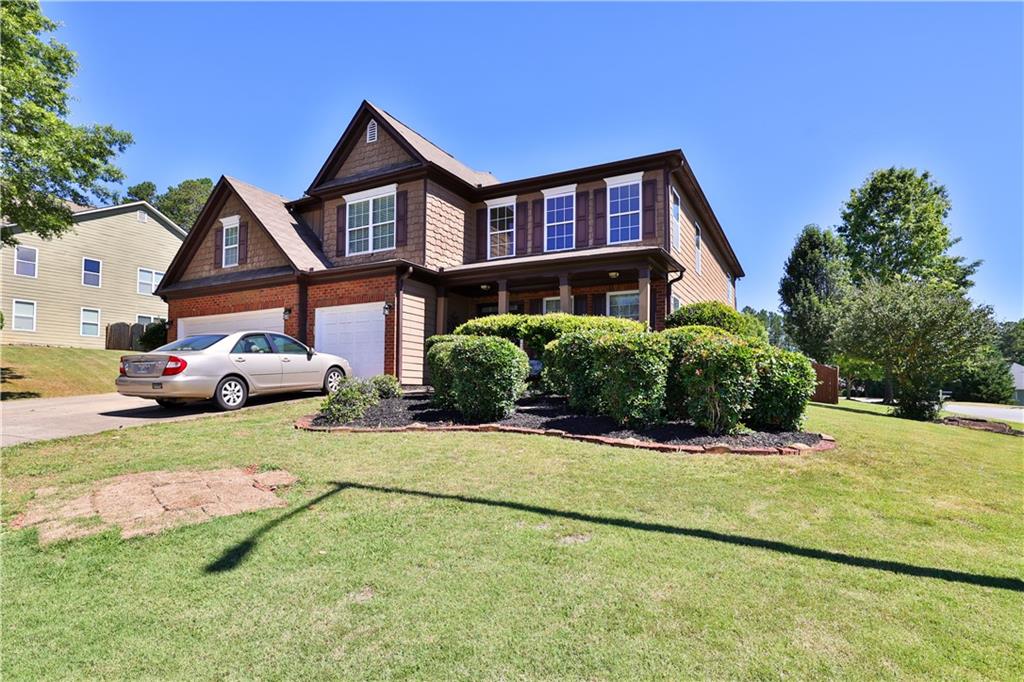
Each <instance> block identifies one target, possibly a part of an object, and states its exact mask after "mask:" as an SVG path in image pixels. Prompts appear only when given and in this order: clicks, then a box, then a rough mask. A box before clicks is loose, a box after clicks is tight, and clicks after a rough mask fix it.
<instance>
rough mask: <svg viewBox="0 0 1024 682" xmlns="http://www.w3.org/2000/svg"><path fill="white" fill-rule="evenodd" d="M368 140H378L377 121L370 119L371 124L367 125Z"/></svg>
mask: <svg viewBox="0 0 1024 682" xmlns="http://www.w3.org/2000/svg"><path fill="white" fill-rule="evenodd" d="M366 141H367V142H376V141H377V122H376V121H375V120H373V119H372V118H371V119H370V123H369V125H367V126H366Z"/></svg>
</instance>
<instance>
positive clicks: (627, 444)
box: [295, 414, 836, 455]
mask: <svg viewBox="0 0 1024 682" xmlns="http://www.w3.org/2000/svg"><path fill="white" fill-rule="evenodd" d="M315 418H316V415H315V414H308V415H306V416H304V417H299V418H298V419H297V420H295V428H297V429H301V430H303V431H319V432H323V433H404V432H415V431H473V432H477V433H494V432H498V433H519V434H523V435H529V436H550V437H553V438H563V439H566V440H576V441H581V442H584V443H594V444H596V445H608V446H611V447H615V448H634V449H636V448H640V449H644V450H654V451H656V452H672V453H685V454H700V453H715V454H720V453H721V454H726V453H728V454H733V455H801V454H804V453H807V452H822V451H824V450H831V449H833V448H834V447H835V446H836V439H835V438H833V437H832V436H829V435H827V434H824V433H819V434H818V436H819V437H820V438H821V440H819V441H818V442H817V443H815V444H814V445H806V444H804V443H790V444H789V445H784V446H781V447H732V446H730V445H727V444H726V443H712V444H710V445H674V444H672V443H658V442H656V441H650V440H640V439H638V438H609V437H607V436H588V435H583V434H575V433H569V432H568V431H562V430H561V429H531V428H527V427H523V426H505V425H504V424H449V425H445V426H431V425H428V424H418V423H416V424H407V425H405V426H381V427H364V426H320V425H317V424H314V423H313V420H314V419H315Z"/></svg>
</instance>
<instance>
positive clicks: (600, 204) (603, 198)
mask: <svg viewBox="0 0 1024 682" xmlns="http://www.w3.org/2000/svg"><path fill="white" fill-rule="evenodd" d="M607 209H608V190H607V189H605V188H603V187H602V188H601V189H595V190H594V246H600V245H601V244H604V243H605V241H606V240H607V238H608V217H607V216H606V215H605V212H606V211H607Z"/></svg>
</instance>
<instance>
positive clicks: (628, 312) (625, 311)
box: [608, 291, 640, 320]
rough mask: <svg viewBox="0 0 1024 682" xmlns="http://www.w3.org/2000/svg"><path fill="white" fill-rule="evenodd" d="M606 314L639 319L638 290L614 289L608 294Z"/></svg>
mask: <svg viewBox="0 0 1024 682" xmlns="http://www.w3.org/2000/svg"><path fill="white" fill-rule="evenodd" d="M608 315H609V316H610V317H625V318H627V319H630V320H639V319H640V292H639V291H616V292H611V293H609V294H608Z"/></svg>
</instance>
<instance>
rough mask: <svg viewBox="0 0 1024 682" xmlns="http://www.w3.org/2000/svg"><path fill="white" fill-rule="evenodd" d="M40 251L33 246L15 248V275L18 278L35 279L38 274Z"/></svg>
mask: <svg viewBox="0 0 1024 682" xmlns="http://www.w3.org/2000/svg"><path fill="white" fill-rule="evenodd" d="M38 265H39V251H37V250H36V249H35V248H33V247H31V246H21V245H18V246H15V247H14V274H15V275H17V276H18V277H35V276H36V275H37V273H38Z"/></svg>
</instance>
